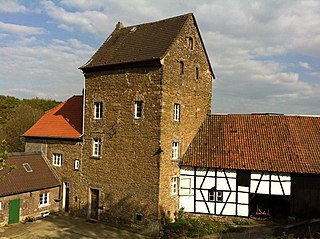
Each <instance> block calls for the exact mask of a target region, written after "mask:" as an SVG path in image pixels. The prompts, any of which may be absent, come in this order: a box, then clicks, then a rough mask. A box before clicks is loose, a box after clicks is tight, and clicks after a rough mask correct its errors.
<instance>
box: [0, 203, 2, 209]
mask: <svg viewBox="0 0 320 239" xmlns="http://www.w3.org/2000/svg"><path fill="white" fill-rule="evenodd" d="M0 210H2V202H0Z"/></svg>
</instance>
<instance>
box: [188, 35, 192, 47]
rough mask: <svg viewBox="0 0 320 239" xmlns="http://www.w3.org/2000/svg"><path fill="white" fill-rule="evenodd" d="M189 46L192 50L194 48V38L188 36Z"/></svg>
mask: <svg viewBox="0 0 320 239" xmlns="http://www.w3.org/2000/svg"><path fill="white" fill-rule="evenodd" d="M188 46H189V49H190V50H193V38H192V37H188Z"/></svg>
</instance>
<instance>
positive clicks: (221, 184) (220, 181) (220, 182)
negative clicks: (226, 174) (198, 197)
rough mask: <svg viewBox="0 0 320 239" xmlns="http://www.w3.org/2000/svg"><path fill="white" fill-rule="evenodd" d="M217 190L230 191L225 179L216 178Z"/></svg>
mask: <svg viewBox="0 0 320 239" xmlns="http://www.w3.org/2000/svg"><path fill="white" fill-rule="evenodd" d="M217 190H230V189H229V186H228V182H227V180H226V178H217Z"/></svg>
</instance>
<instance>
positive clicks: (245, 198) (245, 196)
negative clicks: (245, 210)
mask: <svg viewBox="0 0 320 239" xmlns="http://www.w3.org/2000/svg"><path fill="white" fill-rule="evenodd" d="M238 203H245V204H249V193H238Z"/></svg>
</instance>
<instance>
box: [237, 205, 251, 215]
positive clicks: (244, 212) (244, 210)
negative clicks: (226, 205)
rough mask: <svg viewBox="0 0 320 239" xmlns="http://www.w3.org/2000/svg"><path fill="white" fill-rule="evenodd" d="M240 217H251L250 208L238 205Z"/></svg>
mask: <svg viewBox="0 0 320 239" xmlns="http://www.w3.org/2000/svg"><path fill="white" fill-rule="evenodd" d="M238 216H242V217H248V216H249V206H247V205H238Z"/></svg>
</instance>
